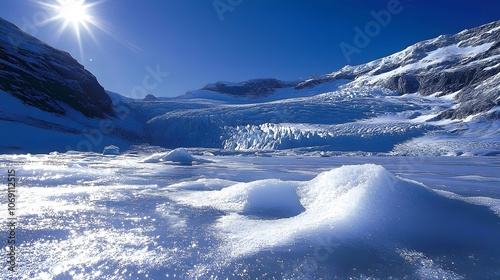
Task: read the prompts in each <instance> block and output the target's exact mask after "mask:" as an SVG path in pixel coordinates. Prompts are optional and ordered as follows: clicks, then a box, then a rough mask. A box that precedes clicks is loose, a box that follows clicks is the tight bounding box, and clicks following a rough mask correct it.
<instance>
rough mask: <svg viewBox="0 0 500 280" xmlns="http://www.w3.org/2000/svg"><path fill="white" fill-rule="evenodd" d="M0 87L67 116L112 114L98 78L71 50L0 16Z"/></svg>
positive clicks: (35, 104) (34, 105)
mask: <svg viewBox="0 0 500 280" xmlns="http://www.w3.org/2000/svg"><path fill="white" fill-rule="evenodd" d="M0 66H1V67H0V90H3V91H5V92H7V93H9V94H11V95H13V96H15V97H16V98H18V99H20V100H22V101H23V103H25V104H27V105H30V106H33V107H37V108H39V109H42V110H44V111H47V112H52V113H56V114H59V115H64V114H66V113H67V108H66V107H70V108H73V109H74V110H76V111H79V112H81V113H82V114H84V115H85V116H88V117H98V118H103V117H105V116H106V115H113V114H114V111H113V107H112V104H111V99H110V98H109V96H108V95H107V94H106V92H105V91H104V88H103V87H102V86H101V85H100V84H99V83H98V82H97V79H96V78H95V77H94V76H93V75H92V74H91V73H90V72H89V71H87V70H85V68H84V67H83V66H82V65H80V64H79V63H78V62H77V61H76V60H75V59H74V58H72V57H71V56H70V55H69V54H68V53H66V52H63V51H60V50H57V49H54V48H52V47H51V46H48V45H46V44H45V43H43V42H41V41H40V40H38V39H36V38H34V37H32V36H30V35H29V34H27V33H24V32H23V31H21V30H20V29H19V28H17V27H16V26H15V25H13V24H12V23H10V22H8V21H5V20H4V19H2V18H0Z"/></svg>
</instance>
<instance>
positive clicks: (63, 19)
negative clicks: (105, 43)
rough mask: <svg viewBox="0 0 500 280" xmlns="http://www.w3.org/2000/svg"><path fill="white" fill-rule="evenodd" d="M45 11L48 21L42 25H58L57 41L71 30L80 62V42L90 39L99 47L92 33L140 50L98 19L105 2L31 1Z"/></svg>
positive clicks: (77, 0) (81, 49) (74, 0)
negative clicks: (97, 32)
mask: <svg viewBox="0 0 500 280" xmlns="http://www.w3.org/2000/svg"><path fill="white" fill-rule="evenodd" d="M32 1H35V3H36V4H38V5H40V6H41V7H42V8H44V9H45V10H46V11H47V14H48V19H47V20H46V21H44V23H49V22H50V23H56V24H59V30H58V31H57V32H56V33H55V36H56V37H57V39H59V38H60V37H61V36H62V34H63V33H65V32H66V31H67V30H68V29H69V30H72V31H73V32H72V33H73V34H74V35H75V37H76V43H77V44H78V47H79V49H80V58H81V61H84V59H83V57H84V55H83V44H82V40H85V39H86V38H89V37H90V38H91V39H92V41H94V43H95V44H96V45H98V46H99V45H100V44H99V41H100V40H97V38H96V36H95V35H94V31H101V32H104V33H105V34H106V35H109V36H111V37H112V38H114V39H116V40H117V41H118V42H120V43H121V44H123V45H124V46H126V47H128V48H129V49H130V50H132V51H134V52H139V51H140V48H139V47H137V46H136V45H134V44H133V43H131V42H128V41H127V40H125V39H123V38H121V37H120V36H118V35H117V34H116V32H113V31H112V30H110V28H109V26H108V24H106V23H105V22H103V21H102V20H101V19H100V18H98V16H97V15H98V14H99V13H98V6H99V5H101V4H103V3H105V2H107V0H32Z"/></svg>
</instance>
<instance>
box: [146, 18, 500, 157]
mask: <svg viewBox="0 0 500 280" xmlns="http://www.w3.org/2000/svg"><path fill="white" fill-rule="evenodd" d="M499 46H500V21H497V22H493V23H490V24H486V25H483V26H480V27H477V28H473V29H470V30H465V31H462V32H460V33H458V34H456V35H449V36H440V37H438V38H435V39H432V40H427V41H424V42H420V43H417V44H415V45H413V46H410V47H408V48H406V49H405V50H403V51H401V52H399V53H396V54H393V55H390V56H388V57H384V58H381V59H378V60H375V61H372V62H369V63H366V64H363V65H358V66H346V67H344V68H342V69H340V70H339V71H336V72H333V73H331V74H328V75H325V76H323V77H319V78H314V79H309V80H306V81H303V82H300V83H287V82H281V81H277V80H273V79H260V80H251V81H248V82H240V83H228V82H219V83H216V84H211V85H207V86H206V87H204V88H203V89H201V90H197V91H192V92H189V93H188V94H186V95H185V96H184V97H182V98H180V99H178V100H176V101H173V100H170V101H168V102H166V103H165V106H163V108H167V107H169V106H170V105H172V102H189V104H190V105H191V106H194V105H193V104H200V106H199V108H193V109H183V110H166V112H165V113H164V114H162V115H159V114H156V116H151V117H152V118H151V119H150V120H149V121H148V126H147V129H148V131H149V133H150V135H151V137H152V141H153V143H154V144H156V145H161V146H165V147H178V146H190V147H199V146H202V147H212V148H223V149H236V150H254V149H255V150H262V149H264V150H282V149H293V148H295V149H299V150H302V151H303V150H304V149H305V150H306V151H311V150H312V151H322V152H325V151H332V152H333V151H336V152H338V151H344V152H357V151H361V152H383V153H390V154H405V155H406V154H418V155H422V154H425V155H459V154H483V155H485V154H488V155H495V154H498V153H499V151H500V150H499V148H500V146H499V144H498V142H499V141H498V138H499V131H500V130H499V121H498V120H499V118H500V110H499V107H498V105H499V104H500V84H499V83H500V74H499V72H500V49H499ZM167 104H170V105H167ZM214 104H216V106H215V105H214ZM149 106H151V105H149ZM154 106H160V105H159V104H155V105H154ZM160 107H161V106H160ZM156 113H160V112H159V111H156ZM174 135H175V137H173V136H174Z"/></svg>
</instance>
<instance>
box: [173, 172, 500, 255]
mask: <svg viewBox="0 0 500 280" xmlns="http://www.w3.org/2000/svg"><path fill="white" fill-rule="evenodd" d="M183 184H184V189H186V191H179V192H176V193H172V194H170V195H169V196H170V197H171V198H172V199H174V200H176V201H177V202H179V203H182V204H186V205H190V206H192V207H196V208H200V207H203V208H206V207H209V208H214V209H217V210H220V211H223V212H224V213H225V214H224V215H222V216H221V217H220V218H219V219H218V221H217V222H216V223H215V224H214V226H213V230H214V232H216V234H217V235H219V236H220V238H221V239H222V240H227V245H226V246H225V248H223V249H222V251H224V252H225V254H228V255H229V256H230V257H232V258H239V257H245V256H248V255H252V254H255V253H258V252H262V251H263V250H267V249H270V248H273V249H277V248H280V247H285V248H286V247H287V246H291V245H292V244H296V243H297V242H299V244H300V243H304V242H305V244H308V246H315V245H317V244H316V243H317V240H318V238H319V239H325V238H329V239H332V238H334V239H335V240H338V242H339V244H343V243H349V242H352V240H357V241H356V242H361V243H363V242H368V243H370V245H369V246H371V247H373V246H375V247H377V246H383V247H386V246H387V245H389V246H391V245H390V244H393V245H396V244H403V245H404V246H406V248H408V249H412V250H417V251H427V250H430V249H432V250H437V251H439V250H444V248H445V247H448V246H456V248H463V249H464V250H468V249H470V248H476V249H477V248H479V249H478V250H484V251H488V252H490V253H493V252H494V250H498V249H500V244H498V242H496V241H495V240H496V238H497V236H499V234H500V226H498V224H495V222H494V221H497V222H498V217H497V216H495V215H494V214H493V213H492V212H491V211H490V210H488V209H487V208H483V207H479V206H475V205H470V204H467V203H465V202H462V201H456V200H452V199H448V198H445V197H443V196H440V195H438V194H437V193H435V192H434V191H433V190H431V189H428V188H427V187H425V186H424V185H422V184H420V183H417V182H413V181H409V180H405V179H401V178H398V177H396V176H394V175H393V174H391V173H390V172H388V171H387V170H386V169H384V168H383V167H382V166H379V165H373V164H366V165H359V166H343V167H340V168H336V169H333V170H331V171H328V172H324V173H321V174H320V175H318V176H317V177H316V178H314V179H312V180H311V181H306V182H297V181H280V180H275V179H268V180H260V181H254V182H250V183H238V184H235V185H232V186H229V187H225V188H222V189H221V190H210V191H206V190H205V191H203V190H202V189H197V190H188V189H189V188H188V187H187V186H186V184H187V183H183ZM194 184H197V182H194ZM193 189H194V188H193ZM478 217H481V218H480V219H478ZM429 240H430V242H429ZM423 244H426V245H423ZM428 244H432V245H431V246H435V247H433V248H430V247H429V245H428ZM339 246H341V245H339Z"/></svg>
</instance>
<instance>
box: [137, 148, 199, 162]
mask: <svg viewBox="0 0 500 280" xmlns="http://www.w3.org/2000/svg"><path fill="white" fill-rule="evenodd" d="M164 161H171V162H176V163H180V164H192V163H193V161H197V159H196V158H194V157H193V156H192V155H191V154H190V153H189V152H188V151H187V150H186V149H184V148H177V149H175V150H172V151H170V152H168V153H158V154H154V155H152V156H149V157H147V158H146V159H144V160H143V162H146V163H157V162H164Z"/></svg>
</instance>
